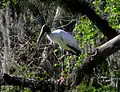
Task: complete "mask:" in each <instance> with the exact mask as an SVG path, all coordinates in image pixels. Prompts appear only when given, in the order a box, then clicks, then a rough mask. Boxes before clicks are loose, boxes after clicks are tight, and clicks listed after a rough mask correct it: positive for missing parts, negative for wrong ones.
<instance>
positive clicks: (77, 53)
mask: <svg viewBox="0 0 120 92" xmlns="http://www.w3.org/2000/svg"><path fill="white" fill-rule="evenodd" d="M67 46H68V47H69V48H71V49H72V50H73V51H74V52H73V51H72V50H70V52H72V53H73V54H75V55H77V56H79V55H80V54H81V51H80V50H77V49H76V48H74V47H72V46H70V45H68V44H67Z"/></svg>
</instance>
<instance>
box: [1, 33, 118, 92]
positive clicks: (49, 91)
mask: <svg viewBox="0 0 120 92" xmlns="http://www.w3.org/2000/svg"><path fill="white" fill-rule="evenodd" d="M119 49H120V35H118V36H116V37H115V38H113V39H111V40H110V41H108V42H106V43H105V44H103V45H101V46H99V47H97V48H96V49H95V50H94V52H93V53H91V55H90V56H89V57H88V58H87V59H86V60H85V61H84V63H83V64H82V66H81V67H78V69H77V70H76V71H75V72H74V73H72V74H70V75H69V76H68V78H66V79H65V80H64V81H63V82H62V83H61V82H60V81H57V80H54V79H48V80H42V81H40V80H39V81H37V80H32V79H24V78H21V77H15V76H13V77H11V76H9V75H8V74H4V76H3V78H0V85H15V86H23V87H28V88H31V89H32V90H38V89H39V90H41V92H53V90H56V91H57V92H64V91H65V89H69V88H72V87H75V86H77V85H78V84H80V83H81V80H82V79H83V78H84V76H85V75H86V74H91V73H92V70H93V68H95V67H96V66H97V64H101V63H103V61H104V59H105V58H106V57H108V56H109V55H111V54H112V53H114V52H116V51H117V50H119Z"/></svg>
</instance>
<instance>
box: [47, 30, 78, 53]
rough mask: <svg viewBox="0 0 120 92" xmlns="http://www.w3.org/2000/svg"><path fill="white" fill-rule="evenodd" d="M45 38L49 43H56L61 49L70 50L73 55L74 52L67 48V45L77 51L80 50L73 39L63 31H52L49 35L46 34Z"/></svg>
mask: <svg viewBox="0 0 120 92" xmlns="http://www.w3.org/2000/svg"><path fill="white" fill-rule="evenodd" d="M47 38H48V39H49V40H50V41H53V42H55V43H58V44H59V45H60V46H61V47H62V48H63V49H67V50H71V51H72V52H74V53H75V51H74V50H72V49H71V48H69V47H68V46H67V45H69V46H71V47H74V48H75V49H77V50H80V49H79V47H78V43H77V41H76V40H75V39H74V37H73V36H72V35H71V34H69V33H67V32H65V31H64V30H61V29H57V30H55V31H52V32H51V33H49V34H47Z"/></svg>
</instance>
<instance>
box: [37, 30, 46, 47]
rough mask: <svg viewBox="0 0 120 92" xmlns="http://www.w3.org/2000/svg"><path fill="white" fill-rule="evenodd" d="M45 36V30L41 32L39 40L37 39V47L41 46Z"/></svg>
mask: <svg viewBox="0 0 120 92" xmlns="http://www.w3.org/2000/svg"><path fill="white" fill-rule="evenodd" d="M44 34H45V32H44V31H43V30H41V32H40V35H39V37H38V39H37V45H39V44H40V42H41V38H42V37H43V35H44Z"/></svg>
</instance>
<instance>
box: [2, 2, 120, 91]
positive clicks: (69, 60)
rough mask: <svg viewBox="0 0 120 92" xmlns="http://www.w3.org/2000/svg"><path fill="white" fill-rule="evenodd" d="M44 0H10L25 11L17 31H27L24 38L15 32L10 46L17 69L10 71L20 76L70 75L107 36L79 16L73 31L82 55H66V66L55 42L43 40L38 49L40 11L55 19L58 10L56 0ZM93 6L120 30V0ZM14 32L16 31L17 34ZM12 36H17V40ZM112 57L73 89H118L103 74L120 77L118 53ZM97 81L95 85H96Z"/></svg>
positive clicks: (14, 88)
mask: <svg viewBox="0 0 120 92" xmlns="http://www.w3.org/2000/svg"><path fill="white" fill-rule="evenodd" d="M28 1H30V0H28ZM41 1H42V0H41ZM41 1H40V0H33V1H32V0H31V2H27V1H25V0H11V2H12V5H13V7H14V8H15V9H16V11H19V12H20V13H21V14H22V18H21V20H22V21H20V19H19V22H21V25H22V28H21V27H20V25H19V23H18V25H19V28H18V29H19V30H18V29H17V28H16V29H17V30H18V31H17V32H18V33H19V32H20V31H21V30H24V31H22V32H23V34H22V36H21V37H23V38H22V39H23V40H22V41H21V40H19V39H18V38H19V37H18V35H20V33H19V34H17V33H14V35H11V38H10V39H11V43H13V44H12V45H13V48H12V46H11V49H12V50H13V53H12V54H14V55H13V57H14V59H12V60H13V61H15V62H16V61H17V69H16V68H15V69H13V70H14V71H12V73H11V74H16V75H20V76H21V75H22V76H24V77H25V78H34V79H37V80H44V79H48V78H56V79H57V78H59V77H60V76H61V75H64V77H67V76H68V75H69V74H70V73H71V72H72V71H74V70H75V69H76V68H77V67H79V66H80V65H81V63H82V62H84V60H85V58H86V57H88V55H89V54H90V52H91V51H92V50H94V48H95V47H97V46H99V45H100V39H101V38H103V37H104V36H103V34H102V33H100V32H99V30H98V29H97V28H96V26H95V25H94V24H93V23H92V22H91V21H90V20H89V19H88V18H87V17H86V16H80V17H79V19H78V20H77V23H78V24H77V26H76V27H75V28H74V30H73V33H74V34H75V39H76V40H77V41H78V43H79V47H80V48H81V52H82V54H81V55H80V56H79V57H76V56H73V55H70V56H65V57H64V66H63V63H62V62H59V61H60V58H58V57H61V53H60V50H59V48H58V46H56V45H55V46H53V47H52V48H51V47H49V46H48V47H47V45H46V44H48V40H47V39H43V43H41V44H45V45H44V46H43V47H41V48H40V49H36V39H37V36H38V34H39V30H40V19H39V17H40V15H39V14H42V15H43V17H44V19H45V21H46V22H51V21H53V19H54V15H55V9H56V6H57V4H56V3H55V0H53V2H52V1H51V0H46V2H44V3H43V2H41ZM6 3H7V0H2V1H1V2H0V9H5V7H6ZM91 6H92V8H94V10H95V11H96V13H97V14H98V15H100V16H101V17H102V18H104V19H107V20H108V21H109V24H110V26H112V27H113V28H115V29H117V30H119V29H120V1H119V0H118V1H117V0H104V1H103V0H93V1H92V2H91ZM33 8H34V9H33ZM68 17H69V16H68ZM15 24H16V25H17V22H15V23H14V25H15ZM11 25H12V23H11ZM14 27H16V26H14ZM14 29H15V28H13V29H12V30H13V31H15V30H14ZM20 29H21V30H20ZM22 32H21V33H22ZM15 34H17V36H16V37H15ZM12 37H14V39H13V38H12ZM17 37H18V38H17ZM15 38H16V39H15ZM44 47H47V48H48V49H47V52H45V50H46V49H45V48H44ZM43 52H44V53H45V54H44V53H43ZM46 53H47V54H46ZM44 55H48V56H46V58H47V59H46V60H45V61H44V62H42V60H44ZM111 57H112V58H111ZM111 57H108V58H107V62H106V63H104V64H103V65H100V66H99V65H98V67H97V68H96V69H95V73H94V74H95V75H93V76H92V78H90V80H89V78H88V77H86V79H84V80H83V82H82V83H81V84H80V85H78V86H77V87H76V89H74V90H75V92H111V91H112V92H115V91H116V90H117V86H113V85H111V83H112V82H106V81H107V79H102V76H104V77H107V78H108V79H109V80H110V79H111V78H113V79H114V78H119V76H120V71H119V70H118V69H119V63H118V61H117V60H118V57H119V52H118V53H116V54H114V55H112V56H111ZM116 58H117V60H116V64H115V63H114V60H115V59H116ZM44 63H45V64H44ZM45 65H46V66H45ZM63 70H64V71H63ZM96 71H97V73H96ZM87 78H88V79H87ZM95 79H96V80H97V81H96V80H95ZM109 80H108V81H109ZM117 82H118V81H117ZM94 83H95V85H96V86H95V85H93V84H94ZM114 84H115V82H114ZM98 85H99V86H98ZM115 85H117V84H115ZM0 90H4V92H8V91H11V90H12V91H13V92H15V91H20V90H22V91H24V92H31V91H30V90H29V89H26V88H25V89H22V88H21V87H11V88H10V87H8V86H6V87H1V88H0ZM74 90H73V91H74ZM22 91H21V92H22Z"/></svg>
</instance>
